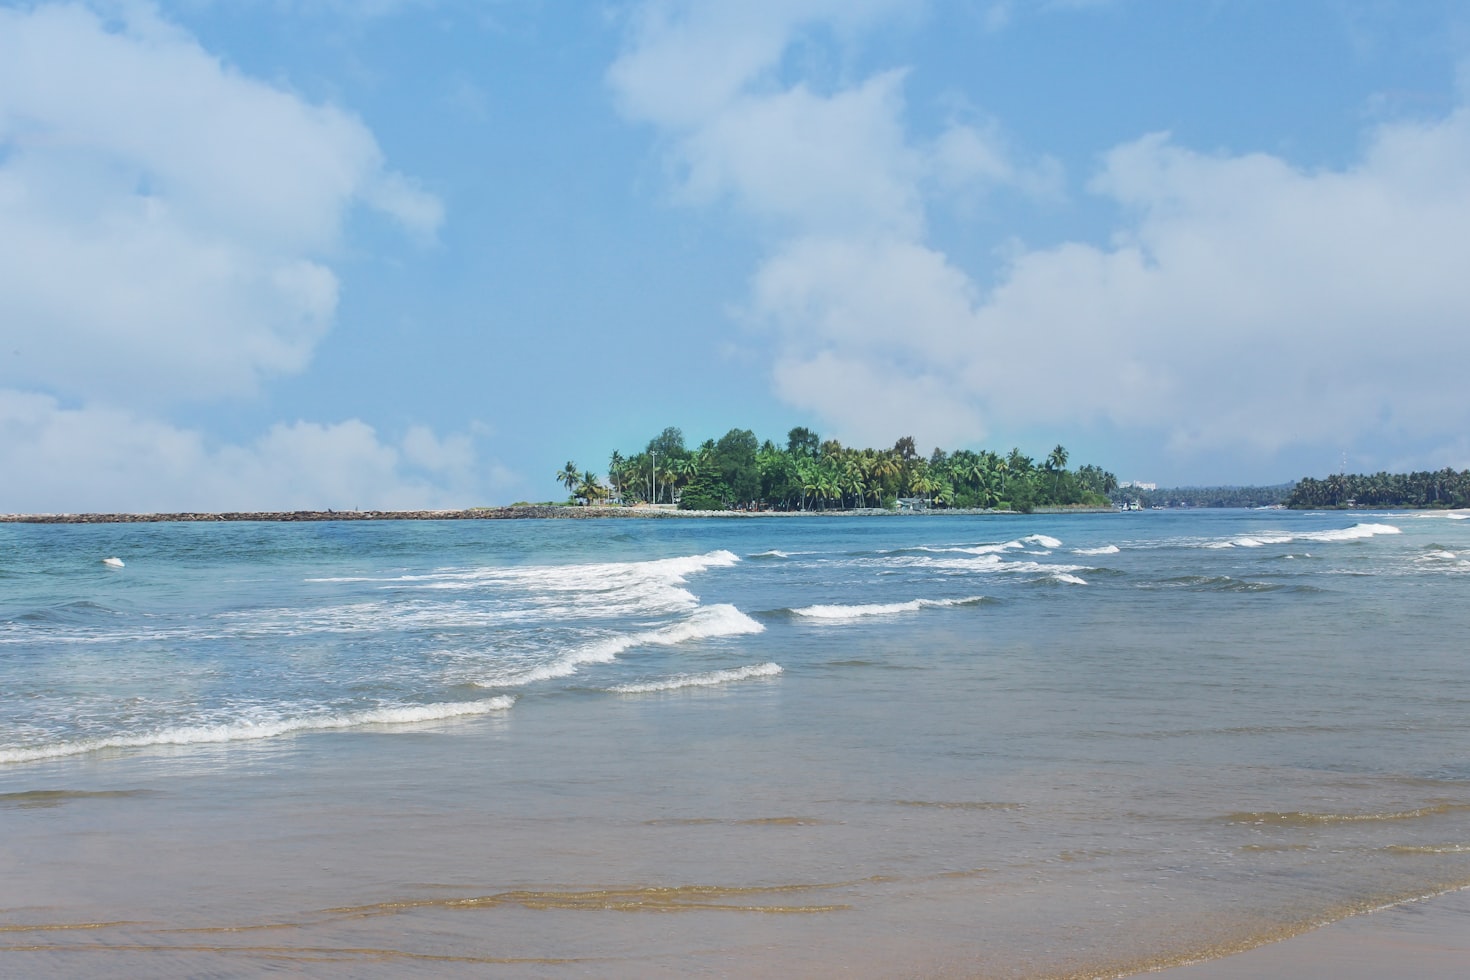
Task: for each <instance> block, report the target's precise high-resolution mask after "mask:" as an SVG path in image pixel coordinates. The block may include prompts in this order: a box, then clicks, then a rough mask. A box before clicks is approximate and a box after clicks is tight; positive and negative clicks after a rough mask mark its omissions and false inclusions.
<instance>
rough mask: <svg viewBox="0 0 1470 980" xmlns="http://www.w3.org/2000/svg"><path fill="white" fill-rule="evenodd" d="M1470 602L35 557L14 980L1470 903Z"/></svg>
mask: <svg viewBox="0 0 1470 980" xmlns="http://www.w3.org/2000/svg"><path fill="white" fill-rule="evenodd" d="M109 558H116V559H118V560H119V561H120V563H121V566H120V567H118V565H117V563H110V564H109V563H104V559H109ZM1467 586H1470V524H1467V522H1465V521H1464V520H1461V519H1460V515H1444V514H1437V515H1419V514H1409V513H1394V514H1363V513H1353V514H1342V513H1334V514H1298V513H1285V512H1242V511H1237V512H1186V513H1173V512H1165V513H1142V514H1119V515H1077V516H1033V517H1024V518H1023V517H1006V518H999V517H960V516H942V517H940V516H936V517H895V518H842V517H791V518H769V519H751V520H738V519H732V520H646V521H645V520H615V521H478V522H403V523H395V522H383V523H356V522H342V523H328V524H310V525H296V524H212V525H202V524H188V525H166V524H159V525H139V524H134V525H107V526H89V525H50V526H30V525H6V526H0V832H3V835H4V838H3V839H4V840H5V842H6V844H5V845H4V849H3V851H0V862H3V863H0V969H5V968H6V964H7V963H8V964H9V966H10V968H12V969H14V970H17V971H19V972H21V973H23V974H35V975H62V976H64V975H74V974H75V973H76V971H77V970H78V969H79V968H84V969H89V970H90V969H101V970H104V971H105V972H108V973H112V974H114V975H118V974H126V973H128V971H135V972H136V974H137V975H149V974H153V973H156V972H158V971H159V970H164V971H165V972H178V973H199V972H203V973H210V974H223V975H234V974H235V973H238V975H253V974H254V973H257V972H259V970H260V969H262V968H263V967H264V966H265V965H267V964H274V965H280V964H282V963H284V964H286V965H287V966H288V968H293V969H305V970H309V971H310V972H313V973H319V972H340V973H344V974H351V975H364V974H373V975H377V974H381V975H384V976H387V975H397V974H398V973H399V972H401V971H402V970H403V969H404V968H405V966H408V967H409V968H412V969H417V970H423V971H427V970H429V969H432V970H433V971H434V972H436V973H442V972H451V973H452V972H456V971H462V972H464V973H466V974H478V973H479V972H481V971H482V970H484V969H486V968H487V967H488V966H493V967H494V969H496V970H500V971H504V972H507V973H509V974H515V975H536V976H543V975H544V976H562V975H589V974H590V975H628V976H634V975H649V974H654V975H688V974H690V973H694V974H700V973H712V974H719V975H757V974H762V973H771V972H773V971H774V972H797V973H801V974H804V975H822V974H824V973H828V972H830V973H841V972H844V971H849V972H856V973H858V974H861V975H889V974H892V973H894V972H899V973H904V972H907V973H911V974H919V975H956V976H969V975H997V976H1041V975H1108V974H1116V973H1119V972H1127V971H1129V970H1133V969H1141V968H1144V967H1147V966H1150V965H1154V964H1158V963H1166V962H1174V961H1179V960H1183V959H1188V958H1191V957H1196V956H1203V955H1213V954H1215V953H1218V952H1222V951H1226V950H1229V949H1232V948H1238V947H1240V946H1243V945H1249V944H1251V943H1254V942H1259V941H1262V940H1265V939H1269V938H1273V937H1276V936H1279V935H1283V934H1286V933H1289V932H1291V931H1293V930H1296V929H1299V928H1302V927H1305V926H1308V925H1311V924H1314V923H1318V922H1321V921H1326V920H1328V919H1331V918H1334V917H1339V916H1341V915H1344V914H1348V913H1350V912H1352V911H1356V910H1361V909H1364V908H1370V907H1373V906H1375V905H1378V904H1382V903H1385V902H1392V901H1401V900H1404V899H1406V898H1411V897H1417V896H1421V895H1425V894H1431V893H1434V892H1437V891H1440V890H1443V889H1447V888H1452V887H1459V886H1462V885H1464V884H1467V883H1470V748H1467V746H1470V737H1467V736H1470V657H1467V655H1466V648H1467V643H1466V627H1467V625H1470V623H1467V617H1466V613H1465V599H1466V592H1467ZM120 923H123V924H120ZM77 926H88V927H89V928H87V929H85V930H78V929H76V928H75V927H77ZM99 957H100V958H99Z"/></svg>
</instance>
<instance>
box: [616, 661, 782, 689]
mask: <svg viewBox="0 0 1470 980" xmlns="http://www.w3.org/2000/svg"><path fill="white" fill-rule="evenodd" d="M781 672H782V668H781V665H780V664H772V663H765V664H753V665H752V666H749V667H736V668H734V669H733V670H714V671H710V672H709V673H707V674H677V675H675V676H673V677H670V678H669V679H668V680H662V681H649V682H647V683H644V684H618V685H616V686H615V687H610V688H608V690H609V691H612V692H614V693H617V694H654V693H657V692H660V691H677V690H679V689H680V688H686V687H717V686H719V685H721V684H729V683H731V682H732V681H744V680H750V679H751V678H755V677H775V676H776V675H777V674H779V673H781Z"/></svg>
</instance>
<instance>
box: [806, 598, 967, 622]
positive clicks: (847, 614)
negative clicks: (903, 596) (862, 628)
mask: <svg viewBox="0 0 1470 980" xmlns="http://www.w3.org/2000/svg"><path fill="white" fill-rule="evenodd" d="M984 601H985V597H984V596H980V595H975V596H967V597H965V598H963V599H911V600H909V601H908V602H875V603H866V604H862V605H851V606H844V605H827V606H803V607H802V608H800V609H793V610H791V612H792V614H793V615H796V616H806V617H808V618H809V619H821V620H825V621H827V622H847V621H849V620H854V619H863V618H864V617H867V616H895V615H898V614H900V613H909V612H918V611H919V610H920V609H937V608H943V607H948V606H968V605H974V604H976V603H981V602H984Z"/></svg>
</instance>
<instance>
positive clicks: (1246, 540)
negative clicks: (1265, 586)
mask: <svg viewBox="0 0 1470 980" xmlns="http://www.w3.org/2000/svg"><path fill="white" fill-rule="evenodd" d="M1398 533H1399V529H1398V528H1396V527H1394V526H1393V525H1392V524H1354V525H1353V526H1352V527H1342V528H1332V529H1329V530H1326V531H1299V532H1297V533H1296V534H1283V533H1280V532H1274V533H1270V534H1242V535H1239V536H1237V537H1234V538H1230V539H1229V540H1225V541H1205V542H1203V543H1201V544H1200V547H1202V548H1212V549H1221V548H1260V547H1264V546H1265V545H1268V544H1289V543H1291V542H1292V541H1328V542H1337V541H1361V540H1364V539H1366V538H1372V537H1376V536H1378V535H1380V534H1398Z"/></svg>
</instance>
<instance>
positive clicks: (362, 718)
mask: <svg viewBox="0 0 1470 980" xmlns="http://www.w3.org/2000/svg"><path fill="white" fill-rule="evenodd" d="M513 704H515V698H513V697H509V696H507V695H501V696H499V697H493V698H485V699H484V700H480V701H459V702H451V703H441V704H417V705H399V706H397V707H378V708H366V709H363V710H360V711H344V712H337V713H322V714H312V715H305V716H302V717H299V718H279V717H278V718H272V719H265V720H260V721H233V722H222V723H220V724H217V725H190V726H180V727H175V728H164V729H160V730H158V731H153V732H143V733H138V734H131V735H111V736H106V737H102V738H86V739H77V740H75V741H71V742H62V743H59V744H55V745H46V746H38V747H35V748H10V749H0V763H6V762H34V761H37V760H40V759H54V758H60V757H62V756H69V755H81V754H84V753H90V752H100V751H103V750H105V749H138V748H150V747H153V746H164V745H211V744H218V743H222V742H247V741H256V740H259V739H265V738H276V737H278V736H281V735H292V734H295V733H297V732H312V731H326V730H330V729H339V728H360V727H363V726H365V725H413V724H422V723H424V722H431V721H443V720H445V719H448V718H461V717H464V716H467V715H483V714H489V713H491V712H495V711H505V710H507V709H509V708H510V707H511V705H513Z"/></svg>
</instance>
